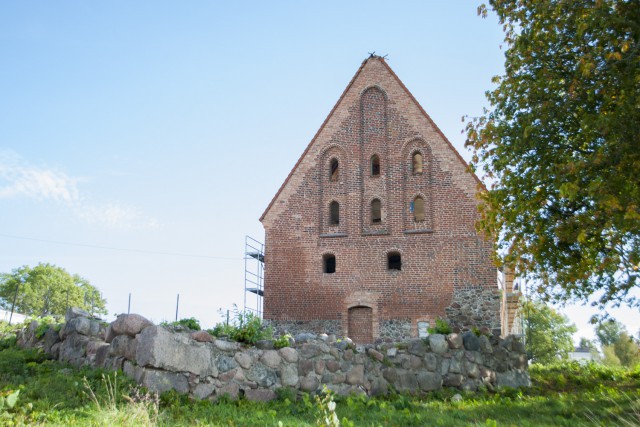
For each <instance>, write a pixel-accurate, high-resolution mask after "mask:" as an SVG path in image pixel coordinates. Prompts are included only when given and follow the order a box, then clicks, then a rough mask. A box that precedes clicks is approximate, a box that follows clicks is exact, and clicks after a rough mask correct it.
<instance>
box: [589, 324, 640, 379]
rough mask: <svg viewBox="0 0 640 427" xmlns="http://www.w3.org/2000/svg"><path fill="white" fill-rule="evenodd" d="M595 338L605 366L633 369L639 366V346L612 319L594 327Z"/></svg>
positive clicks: (622, 326)
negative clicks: (600, 349)
mask: <svg viewBox="0 0 640 427" xmlns="http://www.w3.org/2000/svg"><path fill="white" fill-rule="evenodd" d="M596 336H597V337H598V341H599V342H600V345H601V346H602V354H603V356H604V358H603V363H604V364H605V365H610V366H625V367H628V368H633V367H634V366H636V365H638V364H640V346H638V342H636V340H635V339H634V338H633V337H632V336H631V335H629V333H628V332H627V329H626V328H625V327H624V325H623V324H622V323H620V322H618V321H616V320H613V319H611V320H607V321H604V322H601V323H599V324H598V325H597V326H596Z"/></svg>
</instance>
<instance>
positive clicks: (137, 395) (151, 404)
mask: <svg viewBox="0 0 640 427" xmlns="http://www.w3.org/2000/svg"><path fill="white" fill-rule="evenodd" d="M84 387H85V393H86V394H87V397H88V398H89V400H90V401H91V403H92V404H93V406H94V410H93V411H92V412H91V416H92V418H93V420H94V421H95V422H96V424H98V425H142V426H153V425H156V424H157V422H158V413H159V403H160V402H159V399H158V395H157V394H152V393H147V392H143V391H142V390H141V389H140V388H138V387H134V388H133V389H131V390H130V392H129V393H130V394H129V395H126V394H121V393H122V392H121V391H120V388H119V385H118V374H117V372H114V373H113V376H112V375H102V387H103V391H104V392H103V393H101V394H99V395H97V394H96V393H95V392H94V390H93V388H92V387H91V385H90V384H89V382H88V381H87V379H86V378H85V379H84Z"/></svg>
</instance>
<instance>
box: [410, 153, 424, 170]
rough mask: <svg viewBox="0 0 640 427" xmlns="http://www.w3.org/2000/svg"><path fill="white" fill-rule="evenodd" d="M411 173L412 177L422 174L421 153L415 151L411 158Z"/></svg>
mask: <svg viewBox="0 0 640 427" xmlns="http://www.w3.org/2000/svg"><path fill="white" fill-rule="evenodd" d="M411 171H412V172H413V174H414V175H420V174H422V153H420V152H419V151H416V152H415V153H413V156H411Z"/></svg>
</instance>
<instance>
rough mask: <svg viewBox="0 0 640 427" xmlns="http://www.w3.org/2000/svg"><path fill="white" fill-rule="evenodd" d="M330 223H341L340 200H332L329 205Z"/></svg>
mask: <svg viewBox="0 0 640 427" xmlns="http://www.w3.org/2000/svg"><path fill="white" fill-rule="evenodd" d="M329 224H330V225H338V224H340V204H339V203H338V202H335V201H334V202H331V204H330V205H329Z"/></svg>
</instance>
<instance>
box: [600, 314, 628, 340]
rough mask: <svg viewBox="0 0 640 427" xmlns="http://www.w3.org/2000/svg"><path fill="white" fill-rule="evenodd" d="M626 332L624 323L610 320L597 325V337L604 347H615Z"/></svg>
mask: <svg viewBox="0 0 640 427" xmlns="http://www.w3.org/2000/svg"><path fill="white" fill-rule="evenodd" d="M624 330H625V327H624V325H623V324H622V323H620V322H618V321H616V320H614V319H608V320H605V321H603V322H600V323H598V324H597V325H596V337H597V338H598V341H599V342H600V345H602V346H605V345H613V343H615V342H616V341H618V339H619V338H620V334H621V333H622V332H623V331H624Z"/></svg>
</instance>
